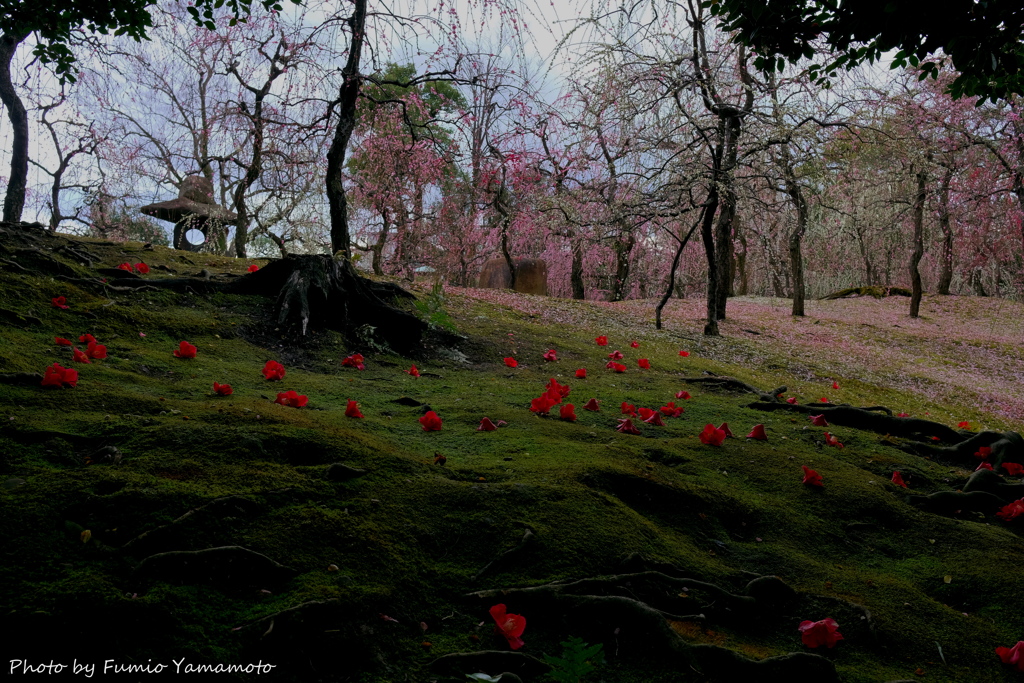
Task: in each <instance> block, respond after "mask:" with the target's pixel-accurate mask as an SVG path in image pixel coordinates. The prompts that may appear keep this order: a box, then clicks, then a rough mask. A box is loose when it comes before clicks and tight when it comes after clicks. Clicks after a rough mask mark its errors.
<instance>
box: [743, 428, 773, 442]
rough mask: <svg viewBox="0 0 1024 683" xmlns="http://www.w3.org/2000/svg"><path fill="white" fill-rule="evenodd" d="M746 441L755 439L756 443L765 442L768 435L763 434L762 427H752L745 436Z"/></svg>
mask: <svg viewBox="0 0 1024 683" xmlns="http://www.w3.org/2000/svg"><path fill="white" fill-rule="evenodd" d="M747 438H748V439H757V440H758V441H767V440H768V435H767V434H765V433H764V425H754V428H753V429H751V430H750V433H749V434H747Z"/></svg>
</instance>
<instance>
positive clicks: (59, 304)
mask: <svg viewBox="0 0 1024 683" xmlns="http://www.w3.org/2000/svg"><path fill="white" fill-rule="evenodd" d="M50 303H51V304H53V307H54V308H64V309H67V308H71V307H70V306H68V299H67V297H65V296H55V297H53V298H52V299H50Z"/></svg>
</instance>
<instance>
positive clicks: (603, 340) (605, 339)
mask: <svg viewBox="0 0 1024 683" xmlns="http://www.w3.org/2000/svg"><path fill="white" fill-rule="evenodd" d="M594 341H595V342H597V345H598V346H608V337H606V336H604V335H603V334H602V335H601V336H600V337H598V338H597V339H595V340H594Z"/></svg>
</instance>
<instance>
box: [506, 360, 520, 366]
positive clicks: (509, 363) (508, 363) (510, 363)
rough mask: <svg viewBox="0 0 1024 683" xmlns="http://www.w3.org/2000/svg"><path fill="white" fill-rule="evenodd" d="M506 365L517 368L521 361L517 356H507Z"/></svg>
mask: <svg viewBox="0 0 1024 683" xmlns="http://www.w3.org/2000/svg"><path fill="white" fill-rule="evenodd" d="M505 365H507V366H509V367H510V368H516V367H519V361H517V360H516V359H515V358H506V359H505Z"/></svg>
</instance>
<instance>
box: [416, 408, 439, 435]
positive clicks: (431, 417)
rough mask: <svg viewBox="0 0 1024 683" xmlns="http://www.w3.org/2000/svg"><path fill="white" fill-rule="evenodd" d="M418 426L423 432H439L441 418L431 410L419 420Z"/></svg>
mask: <svg viewBox="0 0 1024 683" xmlns="http://www.w3.org/2000/svg"><path fill="white" fill-rule="evenodd" d="M420 424H421V425H423V431H425V432H439V431H441V418H439V417H438V416H437V413H435V412H434V411H433V410H429V411H427V414H426V415H424V416H423V417H421V418H420Z"/></svg>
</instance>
